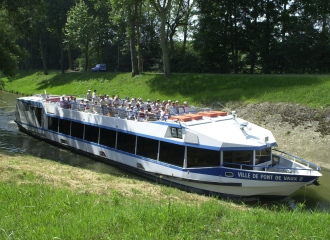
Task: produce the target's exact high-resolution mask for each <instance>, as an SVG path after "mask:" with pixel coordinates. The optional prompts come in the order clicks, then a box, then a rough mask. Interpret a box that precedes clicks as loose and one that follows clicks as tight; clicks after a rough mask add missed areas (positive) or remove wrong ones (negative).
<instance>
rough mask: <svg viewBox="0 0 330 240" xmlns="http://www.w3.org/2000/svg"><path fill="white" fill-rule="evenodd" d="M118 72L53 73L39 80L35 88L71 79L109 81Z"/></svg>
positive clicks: (69, 81) (54, 85) (70, 80)
mask: <svg viewBox="0 0 330 240" xmlns="http://www.w3.org/2000/svg"><path fill="white" fill-rule="evenodd" d="M118 74H120V73H75V72H70V73H65V74H61V73H57V74H54V75H53V76H52V77H50V78H48V79H45V80H43V81H41V82H40V83H39V84H38V88H37V90H42V89H46V88H52V87H57V86H63V85H67V84H70V83H71V82H73V81H78V82H79V81H89V80H92V79H97V80H105V79H106V80H107V81H111V80H113V79H114V78H116V76H117V75H118ZM73 75H74V76H73Z"/></svg>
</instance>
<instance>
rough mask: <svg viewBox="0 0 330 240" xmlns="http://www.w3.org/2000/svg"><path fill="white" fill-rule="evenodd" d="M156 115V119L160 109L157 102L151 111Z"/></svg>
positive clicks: (158, 116)
mask: <svg viewBox="0 0 330 240" xmlns="http://www.w3.org/2000/svg"><path fill="white" fill-rule="evenodd" d="M153 112H154V113H155V115H156V117H157V119H159V118H160V109H159V105H158V103H156V109H155V110H154V111H153Z"/></svg>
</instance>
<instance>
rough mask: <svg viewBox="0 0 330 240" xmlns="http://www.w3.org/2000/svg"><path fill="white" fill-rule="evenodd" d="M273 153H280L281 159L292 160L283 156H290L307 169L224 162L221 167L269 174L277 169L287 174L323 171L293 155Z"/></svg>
mask: <svg viewBox="0 0 330 240" xmlns="http://www.w3.org/2000/svg"><path fill="white" fill-rule="evenodd" d="M273 151H277V152H280V153H281V154H282V155H280V156H279V157H281V158H286V159H287V160H291V159H289V158H287V157H285V156H283V155H287V156H290V157H292V158H294V160H292V161H293V163H295V162H296V161H295V160H299V161H301V162H303V163H305V164H306V167H307V168H297V167H275V166H272V164H269V165H267V166H262V165H250V164H240V163H229V162H224V163H223V164H222V165H221V167H226V165H234V166H237V167H232V168H235V169H244V168H245V170H249V169H254V168H259V169H261V171H265V172H267V170H268V172H270V171H271V169H276V170H281V171H283V172H285V173H294V171H292V170H307V171H309V172H310V174H311V172H312V171H321V168H320V167H318V166H316V165H314V164H312V163H310V162H307V161H305V160H303V159H301V158H298V157H296V156H293V155H291V154H288V153H285V152H282V151H279V150H276V149H273ZM273 156H277V155H273ZM297 163H298V162H297ZM299 163H300V162H299ZM310 166H313V167H314V168H311V167H310ZM288 170H289V171H288Z"/></svg>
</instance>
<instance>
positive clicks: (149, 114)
mask: <svg viewBox="0 0 330 240" xmlns="http://www.w3.org/2000/svg"><path fill="white" fill-rule="evenodd" d="M147 119H148V121H156V120H157V119H156V114H155V113H154V112H153V111H152V110H151V108H148V111H147Z"/></svg>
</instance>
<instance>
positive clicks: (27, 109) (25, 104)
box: [22, 102, 30, 111]
mask: <svg viewBox="0 0 330 240" xmlns="http://www.w3.org/2000/svg"><path fill="white" fill-rule="evenodd" d="M29 106H30V104H28V103H25V102H22V108H23V111H29Z"/></svg>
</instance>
